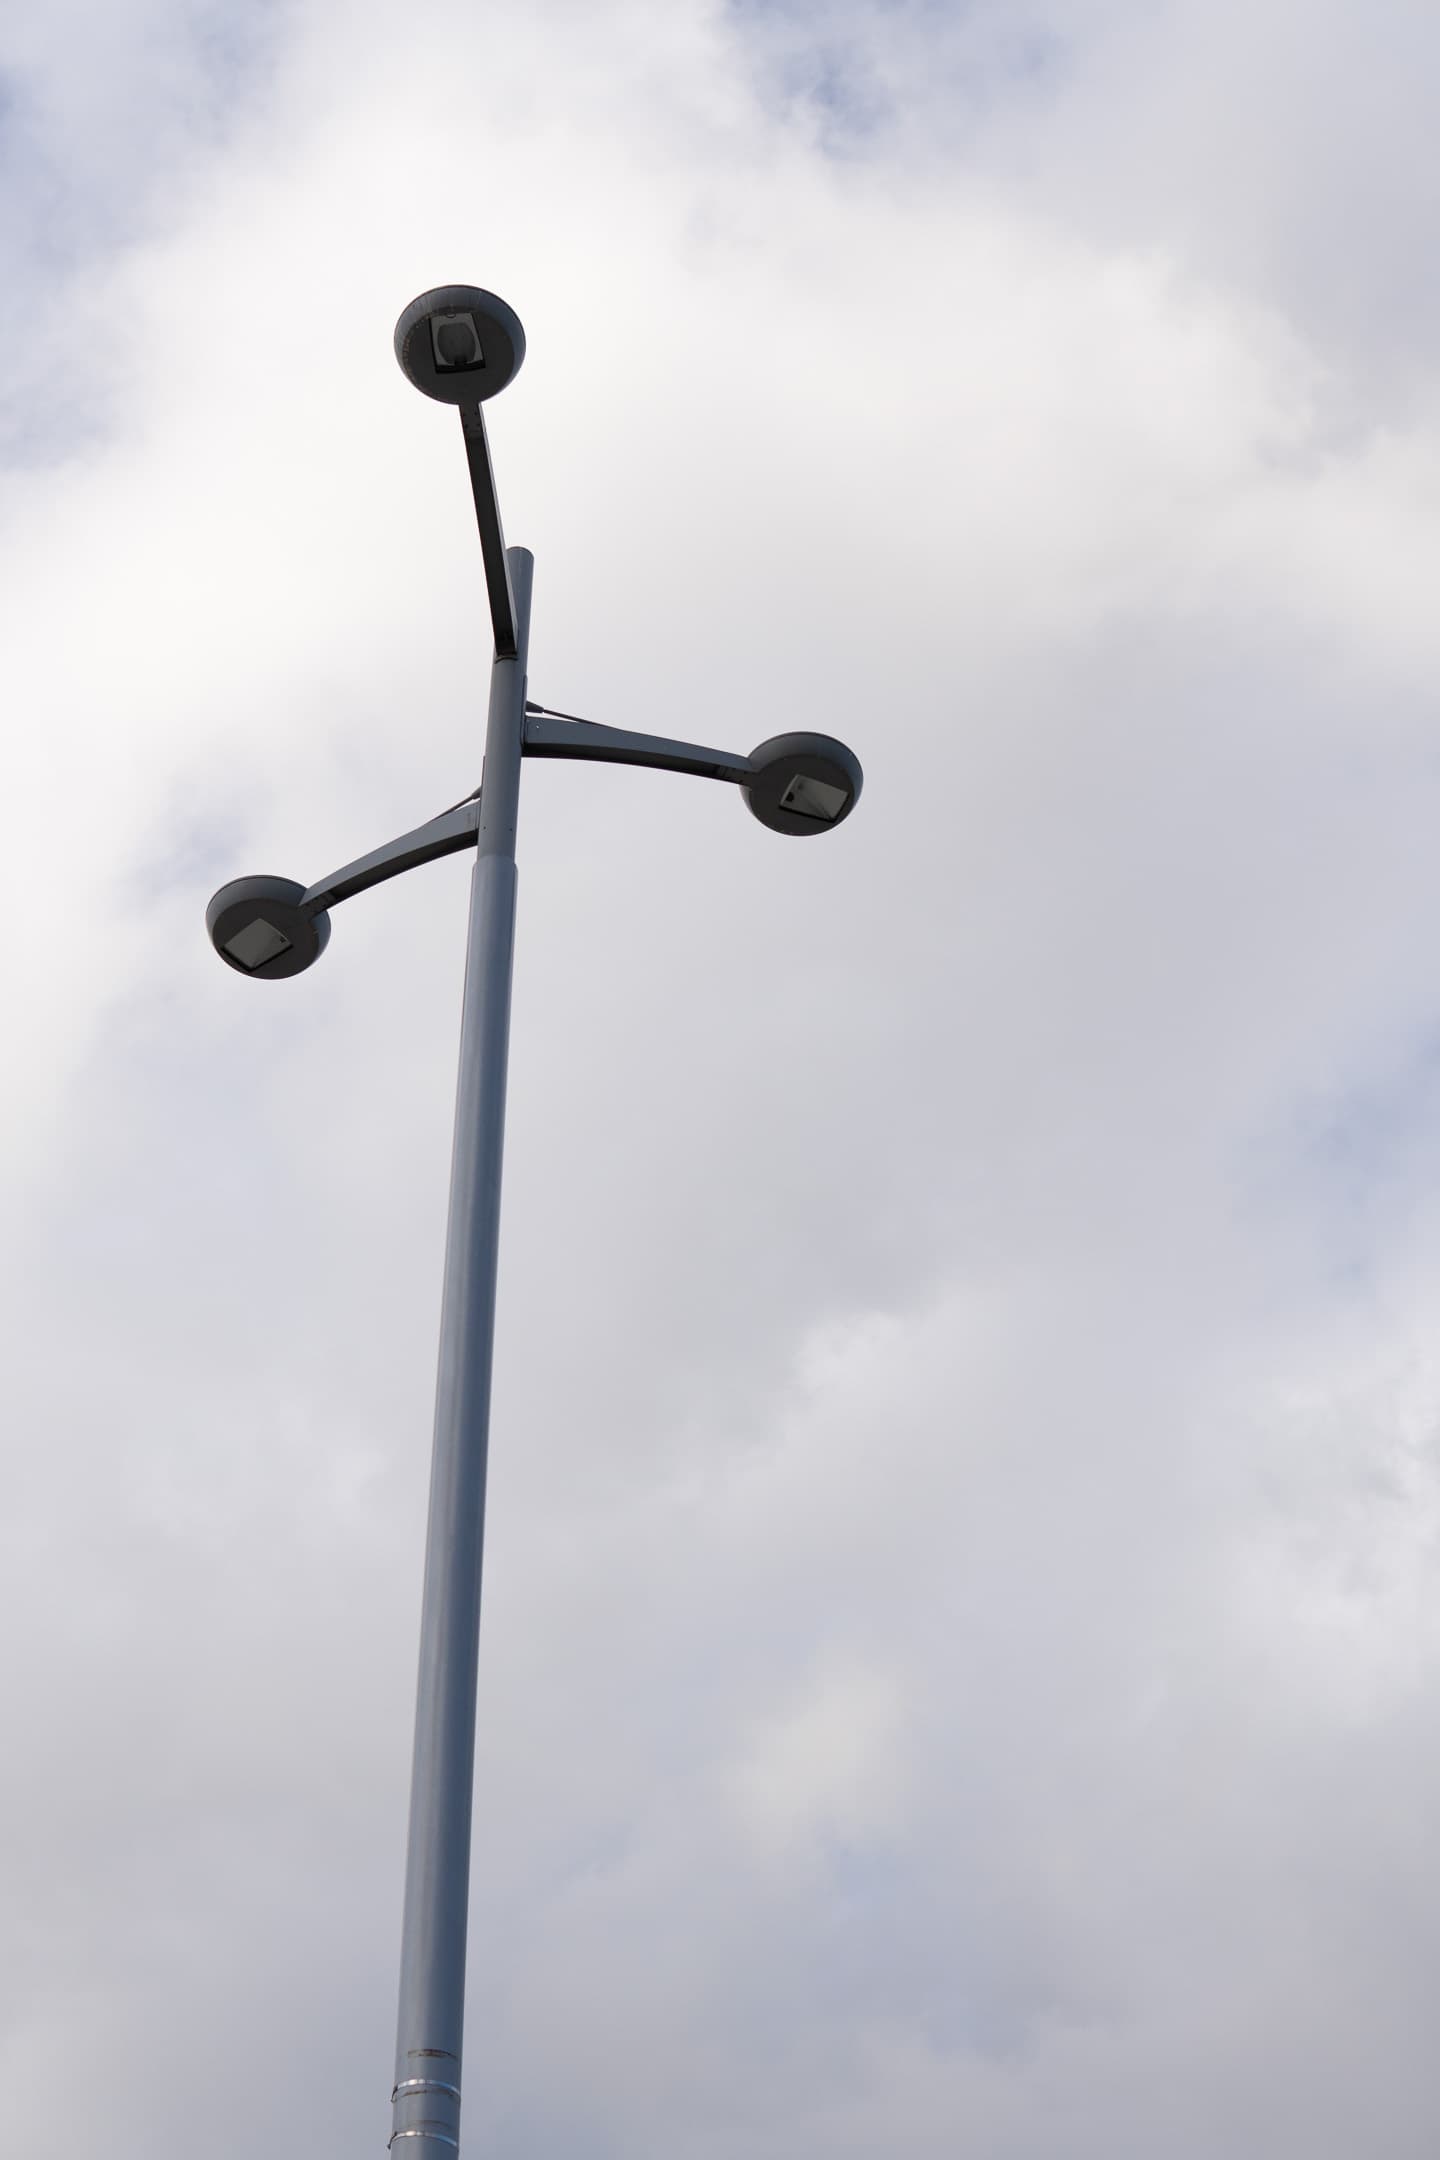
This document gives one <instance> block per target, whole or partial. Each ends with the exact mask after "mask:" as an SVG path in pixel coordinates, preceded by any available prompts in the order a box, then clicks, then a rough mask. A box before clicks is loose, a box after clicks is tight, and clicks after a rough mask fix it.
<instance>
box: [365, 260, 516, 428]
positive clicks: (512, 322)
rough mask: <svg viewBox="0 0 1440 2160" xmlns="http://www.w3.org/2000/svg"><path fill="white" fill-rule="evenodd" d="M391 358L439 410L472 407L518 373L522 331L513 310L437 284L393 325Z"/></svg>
mask: <svg viewBox="0 0 1440 2160" xmlns="http://www.w3.org/2000/svg"><path fill="white" fill-rule="evenodd" d="M395 357H396V359H397V360H398V361H399V363H400V366H401V368H402V370H403V371H404V373H405V374H406V375H407V376H408V377H409V379H410V381H411V382H412V383H414V385H415V388H416V389H417V390H423V391H424V393H425V395H426V397H432V398H438V399H439V400H440V402H441V404H442V405H476V404H479V403H481V402H482V401H483V400H484V399H485V398H492V397H494V396H495V395H496V394H497V392H499V391H501V390H503V389H504V388H505V385H506V383H508V382H509V381H510V379H511V377H512V376H514V375H518V374H519V372H520V363H521V361H522V360H523V359H524V358H525V332H524V331H523V330H522V329H521V327H520V318H519V316H518V315H517V314H516V313H515V310H514V309H513V308H510V307H507V306H506V305H505V302H504V301H503V300H497V299H496V297H495V295H494V293H488V292H482V291H481V289H480V287H479V286H478V285H437V286H436V287H435V288H434V290H433V291H432V292H424V293H421V295H420V297H419V299H418V300H412V301H411V302H410V305H409V307H407V308H406V310H405V312H404V314H403V315H402V316H401V317H400V320H399V322H397V323H396V325H395Z"/></svg>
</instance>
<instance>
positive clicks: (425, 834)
mask: <svg viewBox="0 0 1440 2160" xmlns="http://www.w3.org/2000/svg"><path fill="white" fill-rule="evenodd" d="M479 823H480V801H479V796H478V792H477V794H476V795H474V796H472V797H471V799H470V800H469V801H468V802H462V803H457V804H456V805H455V807H454V809H453V810H445V811H442V812H441V814H440V816H439V817H433V818H431V820H430V822H429V824H428V825H417V826H416V828H415V830H414V831H413V832H407V833H401V835H400V837H399V839H398V840H388V841H387V842H386V844H385V846H384V847H378V848H373V849H372V850H371V852H370V853H369V854H368V855H361V856H358V857H357V858H356V860H355V861H354V862H351V863H346V864H345V867H344V868H343V869H342V870H332V871H331V873H330V875H329V877H326V878H321V879H320V881H319V883H318V884H316V885H311V886H309V887H308V888H307V890H306V892H305V894H304V896H303V898H302V899H301V901H300V903H299V905H300V909H301V912H302V913H303V914H306V915H318V914H320V913H321V912H322V910H324V909H328V908H332V907H334V906H335V905H336V903H337V902H338V901H341V900H349V899H351V898H352V897H353V895H354V894H356V893H358V892H365V891H367V890H368V889H369V887H370V886H372V885H383V884H384V882H385V880H386V878H392V877H399V875H400V873H401V871H402V870H414V869H416V868H417V867H418V866H419V864H421V863H427V862H435V861H437V860H438V858H439V857H440V856H442V855H458V854H459V853H460V851H461V849H462V848H468V847H474V845H475V835H476V832H477V829H478V827H479Z"/></svg>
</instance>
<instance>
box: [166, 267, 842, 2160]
mask: <svg viewBox="0 0 1440 2160" xmlns="http://www.w3.org/2000/svg"><path fill="white" fill-rule="evenodd" d="M395 354H396V358H397V359H398V360H399V362H400V365H401V367H402V369H403V370H404V372H405V374H406V375H407V376H408V377H409V378H410V381H411V382H412V383H414V385H415V387H416V388H417V389H418V390H423V391H424V393H425V395H426V396H427V397H432V398H436V399H439V400H440V401H441V402H442V403H445V404H452V405H457V406H458V407H459V409H460V426H461V432H462V435H463V438H464V443H465V455H466V459H467V462H468V464H469V468H470V484H471V489H472V492H473V494H474V498H475V515H476V519H477V521H478V524H479V527H480V545H481V552H482V554H483V557H484V563H485V584H486V590H487V592H488V595H489V600H490V617H491V625H492V629H493V633H494V647H495V657H494V661H493V664H492V666H491V670H490V709H489V717H488V720H487V723H486V731H485V764H484V771H483V780H482V785H481V786H480V787H479V788H477V789H476V790H475V793H474V794H473V795H471V796H469V797H468V798H467V799H466V800H465V801H464V802H461V803H457V804H456V805H455V806H454V808H453V809H450V810H447V811H445V812H443V813H442V815H441V816H439V817H435V818H432V819H431V820H430V822H429V823H428V824H426V825H421V826H419V827H418V828H417V829H416V830H415V831H414V832H408V833H404V834H402V835H401V836H400V838H399V839H397V840H391V841H389V842H388V843H387V844H386V845H385V846H384V847H380V848H376V849H375V850H374V851H373V853H371V854H369V855H362V856H360V857H359V858H358V860H356V861H355V862H352V863H347V864H346V865H345V866H344V868H343V869H341V870H336V871H334V872H333V873H332V874H331V876H329V877H327V878H322V879H321V880H320V882H319V883H318V884H316V885H308V886H306V885H299V884H297V883H296V882H295V881H294V880H293V879H291V878H277V877H248V878H237V879H235V880H234V881H233V882H232V883H231V884H229V885H223V886H222V887H221V888H220V890H219V892H217V893H216V895H215V897H214V899H213V900H212V901H211V902H210V905H209V907H208V909H207V910H206V915H205V925H206V928H207V930H208V931H209V933H210V941H211V943H212V944H213V945H214V947H215V950H216V952H217V953H218V954H219V955H220V958H221V959H222V960H223V961H224V962H225V964H226V966H227V967H231V968H233V969H235V971H236V973H237V974H241V975H249V976H252V977H253V978H254V979H255V980H256V981H260V982H278V981H279V980H280V979H281V978H282V977H284V976H290V975H298V974H299V973H301V972H302V970H303V969H305V968H308V967H309V966H311V964H312V963H313V962H314V961H316V960H318V959H319V957H320V955H321V953H322V952H323V951H324V950H325V947H326V945H327V943H328V942H329V937H330V912H331V910H332V909H333V908H334V907H336V906H337V905H338V904H339V903H340V902H341V901H342V900H349V899H351V898H352V897H353V896H354V894H356V893H359V892H364V891H365V890H366V889H367V888H368V887H370V886H372V885H378V884H381V883H382V882H383V881H384V880H385V879H386V878H392V877H395V876H398V874H399V873H400V872H401V871H402V870H410V869H413V868H414V867H415V866H416V864H418V863H424V862H432V861H434V860H435V859H436V858H437V857H439V856H441V855H451V854H456V853H458V852H459V851H460V850H461V849H464V848H474V849H475V851H476V861H475V869H474V874H473V876H472V878H471V883H470V934H469V943H468V947H467V951H466V959H465V993H464V1004H463V1008H462V1016H461V1027H460V1075H459V1082H458V1086H457V1090H456V1104H455V1143H454V1153H453V1156H452V1161H451V1172H450V1219H449V1227H448V1230H447V1234H446V1245H445V1285H444V1294H443V1300H442V1306H441V1317H440V1370H439V1379H438V1384H437V1389H436V1402H435V1444H434V1453H433V1457H432V1463H431V1474H430V1513H429V1526H428V1529H427V1533H426V1545H425V1590H424V1601H423V1605H422V1610H421V1620H420V1675H419V1684H418V1690H417V1698H416V1708H415V1754H414V1764H413V1770H412V1782H411V1792H410V1833H409V1846H408V1853H407V1859H406V1872H405V1913H404V1922H403V1927H402V1935H401V1955H400V2015H399V2031H398V2036H397V2041H396V2067H395V2085H394V2091H393V2093H392V2095H391V2098H392V2102H393V2108H394V2127H393V2130H392V2134H391V2138H390V2144H391V2147H392V2149H395V2148H398V2149H399V2151H398V2160H451V2155H453V2154H454V2153H456V2152H458V2150H459V2145H460V2057H461V2043H462V2038H463V2032H462V2027H463V2019H464V2002H465V1930H466V1918H467V1906H468V1898H469V1880H470V1817H471V1799H472V1791H473V1783H474V1763H475V1682H476V1660H477V1652H478V1645H479V1630H480V1570H481V1558H482V1551H483V1545H484V1526H485V1465H486V1453H487V1448H488V1443H489V1423H490V1374H491V1365H492V1358H493V1345H494V1325H495V1271H496V1255H497V1248H498V1242H499V1228H500V1163H501V1150H502V1143H503V1137H504V1123H505V1071H506V1050H507V1045H508V1039H509V1031H510V978H511V960H512V954H513V949H514V930H515V822H516V812H517V808H518V804H519V791H520V764H521V760H522V758H526V757H550V758H593V759H602V760H605V761H607V762H609V763H611V764H620V765H654V766H662V767H664V768H665V769H666V770H667V771H670V772H681V773H694V774H697V775H699V776H701V777H702V778H705V779H711V780H725V781H729V782H731V783H733V784H734V785H735V786H737V787H738V788H739V790H740V793H741V794H742V796H743V797H744V799H745V802H746V803H747V804H748V806H749V808H750V810H751V811H752V812H753V814H754V815H755V816H756V817H757V818H759V820H760V822H761V823H762V824H763V825H768V826H769V827H770V828H771V830H772V831H774V832H781V833H793V834H795V835H797V836H803V835H805V834H814V833H822V832H830V831H832V830H833V829H834V827H836V826H837V825H841V824H843V823H844V821H845V819H846V818H847V817H848V816H849V815H850V812H851V811H852V810H853V809H854V807H855V804H856V802H857V801H858V799H859V795H860V786H861V772H860V762H859V760H858V758H856V756H855V754H854V752H853V751H851V750H847V749H846V747H845V745H844V744H843V743H839V742H836V741H834V740H833V739H832V738H831V737H830V736H828V735H801V734H791V735H776V736H773V737H772V738H771V739H770V740H769V741H768V742H763V743H761V745H760V746H759V748H758V749H757V750H753V751H752V752H751V753H750V755H749V756H748V757H742V756H740V755H739V754H738V753H736V752H734V751H729V750H709V749H705V748H704V747H703V746H701V745H700V744H698V743H690V742H676V741H671V740H669V739H668V738H666V737H663V736H657V735H640V734H636V733H634V732H633V731H631V730H630V729H628V728H612V727H600V726H597V725H595V724H594V723H593V722H591V721H589V720H581V719H578V718H576V717H575V716H574V715H572V714H565V713H556V712H552V711H550V710H549V709H548V708H547V707H545V706H543V705H537V704H534V703H531V702H530V701H528V700H527V698H526V696H525V689H526V679H525V665H526V657H527V653H528V649H529V637H530V587H531V579H532V576H533V573H534V558H533V557H532V556H531V555H530V553H529V551H528V550H527V549H525V548H518V547H512V548H507V547H506V545H505V540H504V535H503V532H502V530H501V525H500V509H499V504H498V502H497V501H496V496H495V480H494V474H493V472H492V470H491V465H490V448H489V442H488V440H487V437H486V433H485V416H484V405H485V401H486V400H487V399H489V398H491V397H493V396H494V395H495V394H496V392H497V391H500V390H503V389H504V387H505V385H506V384H507V383H508V382H509V381H510V380H511V378H512V377H513V376H514V375H515V373H516V372H517V370H518V369H519V367H520V364H521V362H522V360H523V359H524V357H525V333H524V331H523V330H522V328H521V327H520V322H519V319H518V317H517V316H516V315H515V314H514V313H513V311H512V310H511V309H510V308H508V307H507V306H506V305H505V303H504V301H503V300H497V299H496V297H495V295H494V294H493V293H487V292H481V291H479V290H478V289H477V288H476V287H474V286H471V285H445V286H440V287H438V288H437V289H436V290H435V291H433V292H427V293H422V294H421V295H420V297H419V299H418V300H412V302H411V303H410V305H409V307H407V308H406V310H405V312H404V314H403V315H402V316H401V317H400V320H399V322H398V323H397V324H396V326H395Z"/></svg>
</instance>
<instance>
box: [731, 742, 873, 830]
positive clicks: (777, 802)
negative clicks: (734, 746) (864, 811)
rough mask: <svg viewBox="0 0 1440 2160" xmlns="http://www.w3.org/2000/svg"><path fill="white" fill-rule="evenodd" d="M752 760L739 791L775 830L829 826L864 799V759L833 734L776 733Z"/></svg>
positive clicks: (752, 809) (831, 828)
mask: <svg viewBox="0 0 1440 2160" xmlns="http://www.w3.org/2000/svg"><path fill="white" fill-rule="evenodd" d="M750 762H751V764H752V765H753V766H755V767H756V770H755V771H754V772H753V773H752V774H751V776H750V777H749V779H748V780H745V781H742V783H741V788H740V792H741V794H742V795H743V796H744V797H745V800H746V802H747V803H748V804H749V805H750V809H751V811H752V812H753V814H754V815H755V816H756V817H757V818H759V820H760V822H761V824H762V825H768V826H769V828H770V830H771V832H782V833H794V834H796V835H797V837H798V836H803V835H804V834H806V833H822V832H831V831H833V830H834V828H835V827H836V826H837V825H843V824H844V822H845V820H846V818H847V817H849V815H850V812H851V811H852V810H853V809H854V807H855V805H856V803H857V802H858V801H859V800H860V789H861V786H862V785H863V783H864V778H865V776H864V774H863V773H862V772H861V770H860V760H859V758H857V757H856V755H855V753H854V751H853V750H849V749H847V748H846V746H845V744H844V743H842V742H836V740H835V738H834V736H833V735H772V736H771V738H770V740H769V741H768V742H763V743H761V745H760V747H759V749H758V750H752V751H751V753H750Z"/></svg>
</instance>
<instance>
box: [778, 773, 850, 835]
mask: <svg viewBox="0 0 1440 2160" xmlns="http://www.w3.org/2000/svg"><path fill="white" fill-rule="evenodd" d="M849 800H850V792H849V790H848V788H838V787H832V786H831V785H830V782H829V781H828V780H812V779H810V777H809V776H808V774H806V773H796V775H795V777H794V779H793V780H792V781H791V782H790V785H789V787H787V788H786V790H785V792H784V794H783V795H782V796H781V797H780V808H781V809H782V810H789V811H790V812H791V813H792V815H793V816H795V817H811V818H816V819H818V820H819V822H820V823H821V824H822V825H828V824H829V823H830V822H831V820H832V819H834V818H837V817H839V815H840V812H841V811H842V810H843V809H844V807H845V805H846V803H847V802H849Z"/></svg>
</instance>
